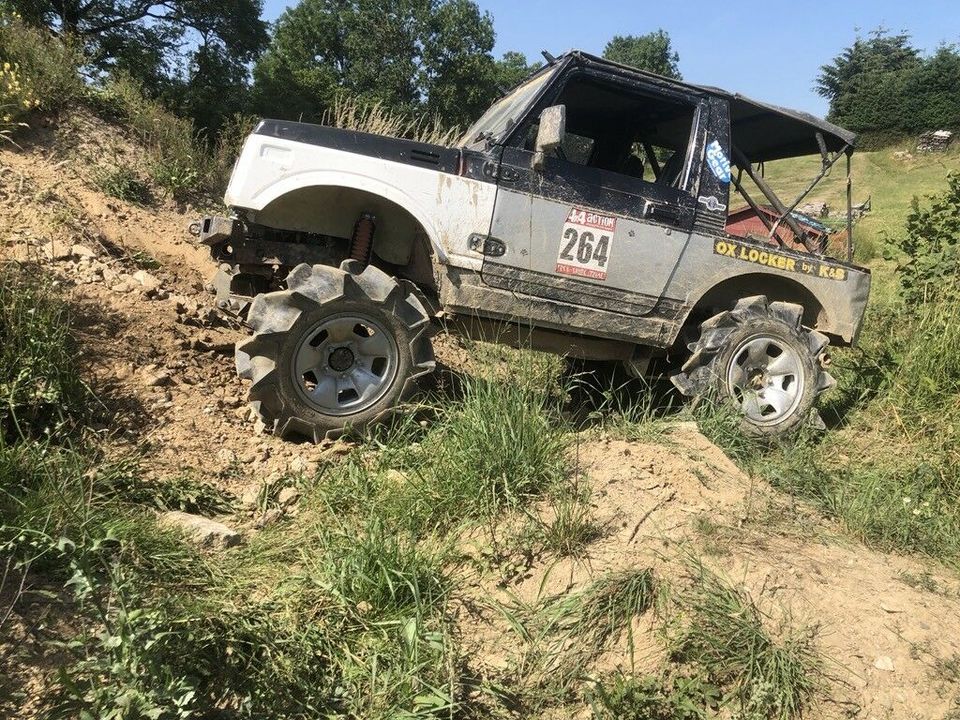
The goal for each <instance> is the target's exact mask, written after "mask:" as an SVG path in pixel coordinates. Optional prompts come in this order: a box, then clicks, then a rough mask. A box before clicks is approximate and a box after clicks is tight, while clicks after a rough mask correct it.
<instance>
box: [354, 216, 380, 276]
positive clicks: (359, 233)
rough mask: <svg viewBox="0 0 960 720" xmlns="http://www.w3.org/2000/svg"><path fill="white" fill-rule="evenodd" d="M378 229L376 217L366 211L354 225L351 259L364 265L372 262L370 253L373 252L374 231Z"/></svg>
mask: <svg viewBox="0 0 960 720" xmlns="http://www.w3.org/2000/svg"><path fill="white" fill-rule="evenodd" d="M376 229H377V223H376V218H374V216H373V215H370V214H369V213H364V214H363V215H361V216H360V219H359V220H357V224H356V225H354V226H353V239H352V240H351V241H350V259H351V260H356V261H357V262H359V263H361V264H362V265H363V266H364V267H366V266H367V265H369V264H370V254H371V253H372V252H373V233H374V231H375V230H376Z"/></svg>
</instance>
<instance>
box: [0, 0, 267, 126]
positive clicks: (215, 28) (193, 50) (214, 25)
mask: <svg viewBox="0 0 960 720" xmlns="http://www.w3.org/2000/svg"><path fill="white" fill-rule="evenodd" d="M7 2H8V5H9V6H10V7H11V8H12V9H14V10H16V11H17V12H19V13H20V14H21V16H22V17H23V19H24V20H25V21H27V22H28V23H31V24H34V25H38V26H46V27H48V28H50V29H51V30H52V31H53V32H55V33H57V34H59V35H63V36H70V37H73V38H76V39H78V40H79V41H80V42H81V43H82V44H83V47H84V48H85V50H86V52H87V54H88V56H89V58H90V64H91V68H92V69H93V70H94V71H95V72H100V73H105V72H111V71H118V70H122V71H124V72H126V73H129V74H130V75H132V76H133V77H134V78H136V79H137V80H139V81H140V82H141V83H142V84H143V86H144V88H145V89H146V90H147V91H148V92H150V93H151V94H152V95H154V96H164V97H167V98H173V99H174V101H175V103H176V104H179V105H182V106H184V107H186V108H187V110H188V111H189V112H190V113H191V115H193V116H194V117H196V118H198V119H199V117H200V115H202V114H205V115H206V116H207V120H206V121H205V125H204V126H205V127H210V125H211V124H212V125H215V124H216V122H217V120H216V116H217V115H218V111H217V108H216V107H211V106H201V104H200V103H199V100H198V99H199V98H200V97H203V96H207V97H214V98H216V97H236V96H237V94H238V93H239V92H240V91H241V90H242V88H243V87H244V86H245V82H246V79H247V77H248V71H247V67H248V66H249V64H250V63H251V62H253V61H254V60H255V59H256V58H257V56H259V54H260V53H261V52H262V51H263V49H264V48H265V47H266V45H267V42H268V39H269V37H268V34H267V25H266V23H265V22H264V21H263V20H261V19H260V15H261V12H262V9H263V3H262V0H161V1H159V2H157V1H155V0H7ZM191 98H193V99H191ZM220 105H223V103H220ZM235 109H236V108H233V110H235ZM226 110H227V108H222V111H223V112H225V111H226ZM231 111H232V110H231ZM223 112H219V114H220V115H222V114H223Z"/></svg>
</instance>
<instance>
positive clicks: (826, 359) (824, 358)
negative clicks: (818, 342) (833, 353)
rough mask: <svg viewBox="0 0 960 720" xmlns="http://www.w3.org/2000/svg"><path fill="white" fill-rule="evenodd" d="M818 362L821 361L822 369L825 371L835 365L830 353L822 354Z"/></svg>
mask: <svg viewBox="0 0 960 720" xmlns="http://www.w3.org/2000/svg"><path fill="white" fill-rule="evenodd" d="M818 360H819V361H820V367H822V368H823V369H824V370H826V369H827V368H828V367H830V365H832V364H833V358H831V357H830V353H821V354H820V357H819V358H818Z"/></svg>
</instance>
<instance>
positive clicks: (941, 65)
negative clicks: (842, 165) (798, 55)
mask: <svg viewBox="0 0 960 720" xmlns="http://www.w3.org/2000/svg"><path fill="white" fill-rule="evenodd" d="M815 87H816V90H817V92H818V93H819V94H820V95H821V96H823V97H825V98H827V99H828V100H829V101H830V114H829V119H830V120H832V121H833V122H836V123H837V124H838V125H842V126H843V127H846V128H849V129H850V130H854V131H856V132H862V133H879V134H882V135H897V134H907V133H918V132H923V131H926V130H939V129H946V128H958V127H960V52H958V50H957V47H956V46H954V45H941V46H940V47H939V48H937V49H936V51H934V52H933V53H932V54H931V55H929V56H924V55H923V53H922V52H921V51H920V50H919V49H918V48H916V47H914V46H913V44H912V43H911V41H910V36H909V35H908V34H907V33H897V34H890V33H889V32H888V31H886V30H884V29H882V28H881V29H878V30H874V31H873V32H871V33H870V34H869V35H868V36H867V37H866V38H857V39H856V41H855V42H854V43H853V44H852V45H851V46H850V47H848V48H845V49H844V50H843V51H841V52H840V54H838V55H837V56H836V57H835V58H834V59H833V60H832V61H831V62H829V63H828V64H826V65H824V66H822V67H821V69H820V74H819V76H818V77H817V80H816V86H815Z"/></svg>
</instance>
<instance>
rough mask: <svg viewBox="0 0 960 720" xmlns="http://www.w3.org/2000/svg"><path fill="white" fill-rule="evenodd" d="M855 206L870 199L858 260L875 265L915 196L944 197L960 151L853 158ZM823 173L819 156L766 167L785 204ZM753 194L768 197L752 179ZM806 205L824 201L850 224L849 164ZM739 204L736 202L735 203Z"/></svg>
mask: <svg viewBox="0 0 960 720" xmlns="http://www.w3.org/2000/svg"><path fill="white" fill-rule="evenodd" d="M852 171H853V172H852V177H853V202H854V204H860V203H863V202H865V201H866V200H867V199H870V200H871V204H872V210H871V211H870V213H869V214H867V215H866V216H865V217H864V218H862V219H861V220H860V221H859V222H858V223H857V228H856V239H857V245H858V258H859V259H860V260H861V261H870V260H872V259H874V258H876V257H878V256H879V255H881V254H882V250H883V244H884V241H885V238H886V237H890V236H893V235H896V234H898V233H901V232H903V220H904V218H905V217H906V215H907V213H908V212H909V211H910V204H911V202H912V201H913V198H914V197H918V198H923V197H925V196H928V195H933V194H935V193H937V192H942V191H943V189H944V188H945V187H946V177H947V174H948V173H951V172H957V171H960V147H958V146H957V144H956V143H954V145H953V147H952V148H951V149H950V150H948V151H947V152H943V153H936V152H934V153H924V152H918V151H917V150H916V148H915V147H914V144H912V143H903V144H901V145H896V146H893V147H888V148H884V149H881V150H861V151H858V152H856V153H854V156H853V164H852ZM819 172H820V158H819V157H818V156H812V157H806V158H791V159H788V160H778V161H775V162H771V163H767V164H766V166H765V168H764V176H765V177H766V179H767V180H768V181H769V183H770V184H771V185H772V186H773V188H774V189H775V190H776V191H777V193H778V194H779V195H780V197H781V199H782V200H783V201H784V202H791V201H792V200H793V199H794V198H796V197H797V196H798V195H799V194H800V193H801V192H803V191H804V190H806V188H807V186H808V184H809V183H810V181H811V180H813V178H815V177H816V176H817V174H818V173H819ZM744 182H745V184H746V186H747V189H748V192H750V193H751V195H752V196H753V197H754V198H756V199H760V200H762V198H763V195H762V194H761V193H760V191H759V190H758V189H756V188H755V187H754V186H753V185H752V183H751V182H750V180H749V178H747V179H746V180H745V181H744ZM804 202H825V203H826V204H827V205H828V206H829V208H830V211H831V215H833V214H834V213H836V214H837V220H838V222H840V223H841V224H842V223H843V222H845V220H844V218H845V213H846V207H847V201H846V165H845V161H844V160H842V159H841V160H840V161H839V162H838V163H837V164H836V165H835V166H834V168H833V169H832V170H831V172H830V174H829V175H828V176H827V177H826V178H824V179H823V181H822V182H821V183H820V184H819V185H818V186H817V187H816V188H815V189H814V190H813V191H812V192H811V193H810V195H809V196H808V197H807V199H806V200H805V201H804ZM733 204H734V205H735V204H736V203H735V202H734V203H733Z"/></svg>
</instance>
